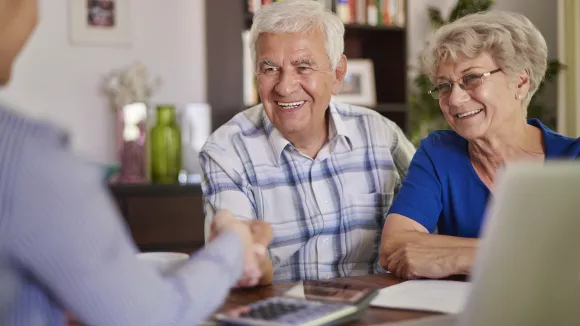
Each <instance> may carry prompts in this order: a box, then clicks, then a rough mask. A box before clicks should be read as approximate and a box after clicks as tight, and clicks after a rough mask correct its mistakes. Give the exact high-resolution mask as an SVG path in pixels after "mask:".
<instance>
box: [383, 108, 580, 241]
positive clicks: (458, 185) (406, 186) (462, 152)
mask: <svg viewBox="0 0 580 326" xmlns="http://www.w3.org/2000/svg"><path fill="white" fill-rule="evenodd" d="M528 123H529V124H530V125H532V126H535V127H537V128H539V129H540V130H541V131H542V134H543V138H544V147H545V151H546V160H549V159H576V158H578V157H580V138H578V139H573V138H568V137H565V136H562V135H559V134H557V133H556V132H554V131H552V130H550V129H548V128H547V127H546V126H544V125H543V124H542V123H541V122H540V121H539V120H537V119H529V120H528ZM490 195H491V193H490V191H489V189H488V188H487V186H486V185H485V184H484V183H483V182H482V181H481V179H480V178H479V176H478V175H477V173H476V172H475V170H474V168H473V165H472V164H471V161H470V158H469V153H468V151H467V140H465V139H464V138H463V137H461V136H459V135H458V134H457V133H456V132H454V131H451V130H441V131H435V132H432V133H431V134H429V136H428V137H427V138H425V139H423V140H422V141H421V145H420V146H419V149H418V150H417V153H415V156H414V157H413V160H412V161H411V165H410V167H409V172H408V174H407V177H406V178H405V180H404V181H403V186H402V187H401V189H400V191H399V193H398V194H397V196H396V197H395V200H394V201H393V205H392V206H391V209H390V210H389V213H397V214H401V215H404V216H406V217H409V218H411V219H413V220H415V221H417V222H418V223H420V224H421V225H423V226H424V227H425V228H426V229H427V230H429V232H431V233H433V232H434V231H435V228H437V232H438V233H439V234H444V235H451V236H458V237H464V238H476V237H478V236H479V232H480V228H481V225H482V222H483V217H484V213H485V208H486V205H487V202H488V199H489V197H490Z"/></svg>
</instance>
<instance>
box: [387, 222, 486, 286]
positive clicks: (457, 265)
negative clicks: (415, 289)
mask: <svg viewBox="0 0 580 326" xmlns="http://www.w3.org/2000/svg"><path fill="white" fill-rule="evenodd" d="M387 237H388V238H389V240H385V241H383V247H382V248H381V257H380V260H381V266H382V267H383V268H384V269H387V270H389V271H391V272H393V270H392V269H394V267H393V266H398V265H399V264H398V263H397V262H398V261H401V259H403V260H405V261H407V262H408V263H409V264H411V265H412V267H413V270H414V271H415V272H414V273H412V274H411V275H410V276H408V277H431V276H432V275H437V276H440V277H442V276H449V275H458V274H469V273H470V271H471V266H472V265H473V263H474V259H475V253H476V250H477V245H478V240H477V239H466V238H459V237H450V236H443V235H433V234H428V233H423V232H419V231H399V232H397V233H396V234H390V235H387ZM403 257H404V258H403ZM393 262H395V263H393ZM423 273H425V274H423ZM431 273H434V274H431Z"/></svg>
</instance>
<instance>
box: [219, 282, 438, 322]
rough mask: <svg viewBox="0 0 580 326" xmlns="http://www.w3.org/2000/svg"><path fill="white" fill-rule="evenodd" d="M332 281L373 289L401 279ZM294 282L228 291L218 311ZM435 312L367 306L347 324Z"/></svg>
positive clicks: (268, 294)
mask: <svg viewBox="0 0 580 326" xmlns="http://www.w3.org/2000/svg"><path fill="white" fill-rule="evenodd" d="M331 281H333V282H338V283H347V284H352V285H359V286H366V287H370V288H374V289H380V288H384V287H387V286H391V285H395V284H399V283H401V282H403V280H401V279H399V278H397V277H395V276H392V275H391V274H382V275H368V276H358V277H346V278H335V279H332V280H331ZM294 284H295V283H278V284H274V285H268V286H263V287H258V288H252V289H237V290H233V291H232V292H231V293H230V296H229V297H228V298H227V300H226V302H225V304H224V305H223V306H222V307H221V308H220V311H225V310H228V309H231V308H234V307H237V306H241V305H246V304H250V303H252V302H255V301H258V300H261V299H265V298H269V297H273V296H277V295H281V294H283V293H284V292H285V291H287V290H288V289H290V288H291V287H292V286H293V285H294ZM434 315H437V314H436V313H428V312H419V311H408V310H395V309H385V308H373V307H369V309H368V311H367V312H366V314H365V315H364V317H363V318H362V319H360V320H359V321H357V322H355V323H351V324H349V325H352V326H355V325H356V326H359V325H375V324H381V323H389V322H395V321H403V320H411V319H417V318H421V317H427V316H434Z"/></svg>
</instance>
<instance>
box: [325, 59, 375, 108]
mask: <svg viewBox="0 0 580 326" xmlns="http://www.w3.org/2000/svg"><path fill="white" fill-rule="evenodd" d="M332 99H333V100H334V101H337V102H342V103H347V104H352V105H360V106H367V107H374V106H376V105H377V97H376V86H375V70H374V65H373V61H372V60H370V59H349V60H348V62H347V71H346V76H345V78H344V82H343V83H342V88H341V90H340V93H339V94H338V95H334V96H333V97H332Z"/></svg>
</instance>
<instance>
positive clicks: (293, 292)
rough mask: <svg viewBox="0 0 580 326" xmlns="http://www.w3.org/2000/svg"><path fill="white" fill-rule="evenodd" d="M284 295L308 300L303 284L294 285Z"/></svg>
mask: <svg viewBox="0 0 580 326" xmlns="http://www.w3.org/2000/svg"><path fill="white" fill-rule="evenodd" d="M284 295H285V296H288V297H293V298H298V299H306V295H304V285H303V284H302V282H300V283H298V284H296V285H294V286H293V287H292V288H291V289H290V290H288V291H286V293H284Z"/></svg>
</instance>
